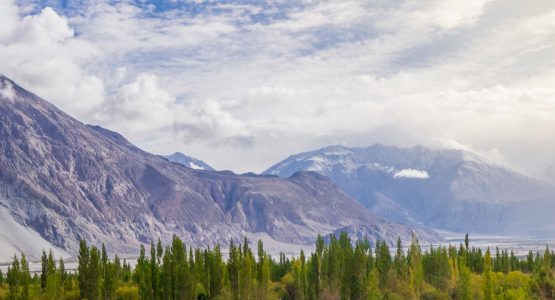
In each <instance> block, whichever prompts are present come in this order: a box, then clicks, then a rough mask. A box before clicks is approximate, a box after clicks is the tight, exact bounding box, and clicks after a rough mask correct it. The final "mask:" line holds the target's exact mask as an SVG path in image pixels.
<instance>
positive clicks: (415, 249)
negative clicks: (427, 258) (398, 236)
mask: <svg viewBox="0 0 555 300" xmlns="http://www.w3.org/2000/svg"><path fill="white" fill-rule="evenodd" d="M409 276H410V289H411V290H412V292H413V295H414V297H415V298H416V299H419V298H420V294H421V291H422V283H423V282H424V267H423V265H422V250H421V249H420V245H419V244H418V239H417V238H416V236H413V238H412V243H411V245H410V251H409Z"/></svg>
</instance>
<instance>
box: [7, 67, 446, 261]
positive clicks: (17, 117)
mask: <svg viewBox="0 0 555 300" xmlns="http://www.w3.org/2000/svg"><path fill="white" fill-rule="evenodd" d="M0 92H1V93H0V208H2V209H3V211H4V213H2V214H0V218H2V220H1V221H2V222H4V223H5V224H11V226H13V227H14V228H16V227H17V229H18V230H25V231H29V232H30V233H29V234H30V235H32V238H29V241H28V242H26V243H27V244H29V243H31V244H33V240H36V241H38V240H40V241H47V242H49V243H51V244H52V245H54V246H55V247H57V248H59V249H61V250H64V251H67V252H69V253H70V254H71V253H75V251H76V248H77V244H78V240H79V239H80V238H84V239H87V240H88V241H90V242H92V243H93V244H100V243H102V242H104V243H106V246H107V248H108V250H109V251H113V252H119V253H128V252H132V253H135V251H136V249H137V246H138V245H139V244H141V243H148V242H150V241H151V240H152V239H157V238H161V239H162V240H166V241H168V240H169V239H170V238H171V236H172V235H174V234H177V235H179V236H180V237H181V238H182V239H183V240H184V241H185V242H186V243H187V244H188V245H195V246H212V245H214V244H216V243H222V244H225V243H227V242H228V241H229V240H230V239H232V238H233V239H241V238H242V237H243V236H247V237H249V236H257V237H260V236H263V237H266V238H267V239H268V240H270V241H276V243H281V244H310V243H312V242H313V241H314V239H315V236H316V235H317V234H318V233H321V234H327V233H331V232H333V231H334V230H336V229H337V228H340V227H344V226H349V225H356V224H366V225H368V224H370V225H373V226H377V227H379V228H381V229H380V230H382V232H388V233H389V234H390V235H391V236H397V235H403V236H402V238H405V239H410V236H407V235H408V233H409V232H410V233H411V234H412V232H416V234H417V235H418V236H420V237H421V239H424V240H429V241H433V240H437V239H438V237H437V235H435V233H434V232H432V231H427V230H421V229H413V228H410V227H408V226H407V225H401V224H396V223H392V222H388V221H385V220H383V219H382V218H380V217H377V216H376V215H374V214H372V213H370V212H369V211H368V210H366V209H365V208H364V207H362V206H361V205H360V204H359V203H358V202H356V201H355V200H353V199H352V198H350V197H349V196H348V195H346V194H345V193H343V192H342V191H341V190H340V189H338V188H337V186H336V185H335V184H334V183H332V182H331V181H330V180H329V179H328V178H326V177H324V176H321V175H318V174H316V173H314V172H300V173H296V174H294V175H293V176H291V177H290V178H287V179H282V178H279V177H277V176H260V175H258V176H257V175H254V174H244V175H236V174H233V173H231V172H215V171H206V170H195V169H192V168H188V167H185V166H182V165H179V164H175V163H171V162H169V161H168V160H166V159H165V158H163V157H160V156H157V155H153V154H150V153H147V152H145V151H143V150H141V149H139V148H137V147H136V146H134V145H133V144H131V143H130V142H129V141H127V140H126V139H125V138H124V137H123V136H121V135H120V134H118V133H116V132H112V131H109V130H107V129H104V128H101V127H98V126H90V125H85V124H83V123H81V122H79V121H78V120H75V119H74V118H72V117H70V116H69V115H67V114H65V113H64V112H62V111H60V110H59V109H57V108H56V107H54V106H53V105H52V104H50V103H48V102H47V101H45V100H43V99H41V98H39V97H38V96H36V95H34V94H32V93H30V92H28V91H26V90H24V89H23V88H21V87H19V86H17V85H16V84H15V83H13V82H12V81H11V80H9V79H7V78H5V77H0ZM1 230H2V231H4V230H8V229H4V227H2V229H1ZM35 233H36V234H35ZM378 236H379V235H378ZM0 237H1V235H0ZM384 238H387V237H386V236H384ZM4 241H8V242H10V241H12V242H14V243H16V244H15V245H13V247H12V248H17V249H20V248H22V247H23V246H29V245H20V244H17V243H19V241H18V240H17V239H9V237H8V238H5V239H4ZM390 242H393V241H390ZM37 244H40V243H37ZM31 246H32V245H31ZM39 246H41V247H42V244H40V245H39ZM12 248H10V249H12ZM24 250H29V249H28V248H25V249H24ZM36 250H40V248H39V249H36ZM30 254H33V253H30ZM37 254H38V253H37ZM8 255H9V256H11V253H10V254H8Z"/></svg>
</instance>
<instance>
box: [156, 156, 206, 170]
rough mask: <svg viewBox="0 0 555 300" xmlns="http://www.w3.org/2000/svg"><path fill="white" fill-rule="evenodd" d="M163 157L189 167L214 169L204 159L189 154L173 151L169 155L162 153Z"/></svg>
mask: <svg viewBox="0 0 555 300" xmlns="http://www.w3.org/2000/svg"><path fill="white" fill-rule="evenodd" d="M163 157H164V158H166V159H167V160H169V161H170V162H172V163H176V164H180V165H183V166H186V167H189V168H191V169H196V170H208V171H215V170H214V168H212V167H211V166H209V165H208V164H207V163H205V162H204V161H202V160H200V159H196V158H194V157H191V156H187V155H185V154H183V153H181V152H175V153H174V154H171V155H164V156H163Z"/></svg>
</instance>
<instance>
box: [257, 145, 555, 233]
mask: <svg viewBox="0 0 555 300" xmlns="http://www.w3.org/2000/svg"><path fill="white" fill-rule="evenodd" d="M298 171H314V172H318V173H320V174H322V175H325V176H327V177H329V178H330V179H331V180H332V181H333V182H335V183H336V184H337V185H338V186H340V187H341V188H342V189H343V190H344V191H345V192H346V193H347V194H349V195H351V196H352V197H353V198H355V199H357V200H358V201H359V202H360V203H362V204H363V205H364V206H365V207H367V208H369V209H370V210H372V211H374V212H375V213H377V214H379V215H380V216H383V217H384V218H386V219H389V220H394V221H397V222H405V223H411V224H421V225H425V226H430V227H433V228H437V229H442V230H449V231H456V232H473V233H486V234H510V235H534V236H542V237H545V236H546V235H547V236H553V235H554V232H555V231H554V230H553V229H555V220H553V218H552V216H551V215H552V213H551V212H552V211H553V208H555V196H554V195H555V189H554V188H553V186H551V185H549V184H548V183H546V182H544V181H541V180H539V179H535V178H531V177H529V176H526V175H523V174H520V173H518V172H515V171H511V170H510V169H508V168H505V167H502V166H498V165H495V164H492V163H490V162H488V161H487V160H485V159H483V158H481V157H479V156H477V155H475V154H473V153H470V152H468V151H465V150H455V149H439V150H438V149H429V148H425V147H422V146H416V147H412V148H399V147H391V146H384V145H380V144H374V145H372V146H369V147H366V148H349V147H344V146H331V147H325V148H322V149H319V150H314V151H309V152H304V153H300V154H296V155H292V156H290V157H288V158H287V159H285V160H283V161H281V162H279V163H277V164H276V165H274V166H272V167H271V168H269V169H268V170H267V171H265V172H264V174H268V175H278V176H281V177H288V176H290V175H291V174H293V173H295V172H298Z"/></svg>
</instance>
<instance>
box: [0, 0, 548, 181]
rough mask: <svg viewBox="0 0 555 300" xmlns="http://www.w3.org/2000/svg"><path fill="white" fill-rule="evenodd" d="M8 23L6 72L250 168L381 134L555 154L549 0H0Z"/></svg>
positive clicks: (72, 103) (140, 135)
mask: <svg viewBox="0 0 555 300" xmlns="http://www.w3.org/2000/svg"><path fill="white" fill-rule="evenodd" d="M0 19H2V23H3V24H2V25H3V26H2V27H1V28H0V56H2V57H3V58H5V59H3V60H2V61H0V72H2V73H4V74H5V75H7V76H9V77H11V78H12V79H14V80H16V81H17V82H19V83H21V84H23V86H24V87H26V88H29V89H31V90H33V91H35V92H37V93H38V94H39V95H41V96H43V97H44V98H46V99H48V100H50V101H52V102H54V103H55V104H56V105H58V106H59V107H61V108H62V109H64V110H66V111H67V112H69V113H70V114H72V115H74V116H76V117H78V118H80V119H82V120H84V121H87V122H91V123H98V124H100V125H102V126H105V127H108V128H111V129H114V130H118V131H121V132H122V133H123V134H124V135H126V136H127V137H128V138H129V139H130V140H131V141H133V142H135V143H137V144H138V145H139V146H141V147H144V148H146V149H147V150H149V151H152V152H155V153H170V152H174V151H181V152H185V153H187V154H190V155H193V156H197V157H200V158H202V159H203V160H206V161H207V162H209V163H210V164H211V165H213V166H215V167H216V168H218V169H232V170H235V171H239V172H244V171H261V170H263V169H265V168H266V167H267V166H269V165H271V164H273V163H274V162H275V161H278V160H280V159H282V158H284V157H286V156H288V155H289V154H291V153H294V152H300V151H305V150H308V149H312V148H319V147H322V146H326V145H330V144H346V145H349V146H367V145H370V144H372V143H374V142H381V143H385V144H390V145H398V146H411V145H414V144H423V145H427V146H445V145H447V146H449V147H451V146H453V145H456V147H458V148H462V149H467V150H470V151H474V152H476V153H478V154H480V155H483V156H485V157H486V158H488V159H489V160H491V161H493V162H497V163H502V164H506V165H509V166H511V167H514V168H517V169H518V170H521V171H524V172H526V173H528V174H532V175H537V176H540V175H541V174H544V171H545V170H544V169H545V166H546V165H552V164H555V160H554V159H553V158H552V153H553V149H555V119H554V118H553V117H552V116H553V115H554V113H555V86H554V85H553V82H554V81H555V71H554V70H555V45H554V44H553V41H555V21H554V20H555V3H553V2H552V1H548V0H538V1H534V3H533V4H530V3H523V2H522V1H519V0H471V1H464V2H461V1H457V0H423V1H416V2H415V1H404V0H403V1H363V0H341V1H340V0H328V1H298V2H287V1H268V2H250V1H249V2H244V1H226V2H218V1H173V2H159V1H157V2H154V1H152V2H149V1H137V2H134V1H92V2H84V1H67V2H66V4H65V5H64V6H62V5H61V4H56V5H54V6H48V5H45V4H44V2H42V1H41V2H35V1H18V2H17V4H16V3H15V2H12V1H10V0H5V1H2V2H0ZM438 141H441V142H438Z"/></svg>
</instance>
